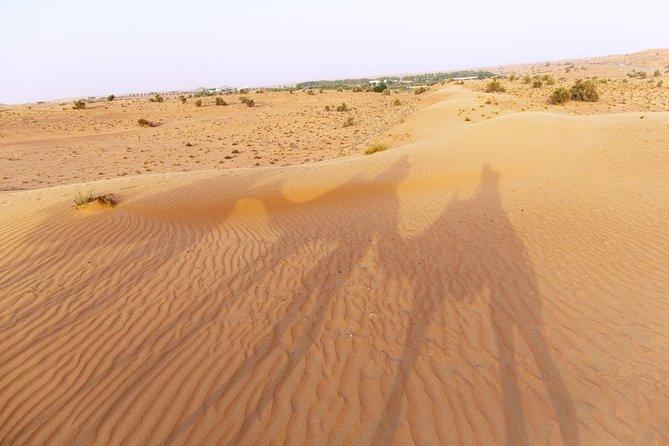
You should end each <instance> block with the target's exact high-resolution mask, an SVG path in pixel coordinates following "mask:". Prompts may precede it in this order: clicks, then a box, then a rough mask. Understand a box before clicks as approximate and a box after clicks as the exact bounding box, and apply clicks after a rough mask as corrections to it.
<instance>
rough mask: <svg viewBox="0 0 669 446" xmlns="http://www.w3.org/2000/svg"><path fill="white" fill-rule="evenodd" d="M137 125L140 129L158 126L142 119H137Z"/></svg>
mask: <svg viewBox="0 0 669 446" xmlns="http://www.w3.org/2000/svg"><path fill="white" fill-rule="evenodd" d="M137 124H139V126H140V127H156V126H157V125H158V124H156V123H155V122H151V121H149V120H148V119H144V118H140V119H138V120H137Z"/></svg>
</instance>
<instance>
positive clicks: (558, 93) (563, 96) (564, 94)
mask: <svg viewBox="0 0 669 446" xmlns="http://www.w3.org/2000/svg"><path fill="white" fill-rule="evenodd" d="M570 97H571V94H570V93H569V90H567V89H566V88H565V87H558V88H556V89H555V90H553V92H552V93H551V95H550V96H549V97H548V102H550V103H551V104H564V103H565V102H567V101H568V100H569V98H570Z"/></svg>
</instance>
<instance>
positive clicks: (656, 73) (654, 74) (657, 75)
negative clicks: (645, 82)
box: [653, 70, 661, 77]
mask: <svg viewBox="0 0 669 446" xmlns="http://www.w3.org/2000/svg"><path fill="white" fill-rule="evenodd" d="M660 75H661V73H660V70H655V72H654V73H653V77H660Z"/></svg>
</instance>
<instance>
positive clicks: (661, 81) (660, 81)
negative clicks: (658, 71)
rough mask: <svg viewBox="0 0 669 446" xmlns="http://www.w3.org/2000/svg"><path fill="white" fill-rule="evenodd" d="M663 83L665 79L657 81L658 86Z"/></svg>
mask: <svg viewBox="0 0 669 446" xmlns="http://www.w3.org/2000/svg"><path fill="white" fill-rule="evenodd" d="M663 84H664V81H663V80H662V79H660V80H659V81H657V86H658V87H661V86H662V85H663Z"/></svg>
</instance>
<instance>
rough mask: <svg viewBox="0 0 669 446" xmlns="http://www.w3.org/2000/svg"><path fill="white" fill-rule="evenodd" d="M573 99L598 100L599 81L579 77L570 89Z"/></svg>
mask: <svg viewBox="0 0 669 446" xmlns="http://www.w3.org/2000/svg"><path fill="white" fill-rule="evenodd" d="M569 93H570V95H571V99H573V100H575V101H584V102H597V101H598V100H599V91H597V83H596V82H595V81H594V80H592V79H579V80H577V81H576V83H575V84H574V85H573V86H572V87H571V89H570V90H569Z"/></svg>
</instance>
